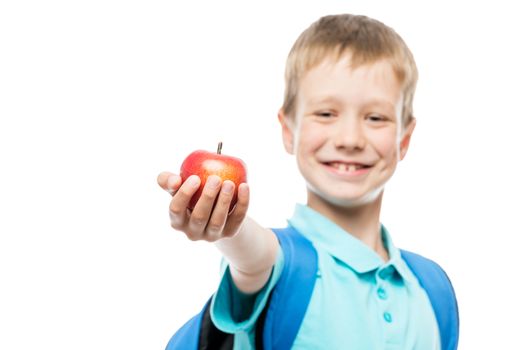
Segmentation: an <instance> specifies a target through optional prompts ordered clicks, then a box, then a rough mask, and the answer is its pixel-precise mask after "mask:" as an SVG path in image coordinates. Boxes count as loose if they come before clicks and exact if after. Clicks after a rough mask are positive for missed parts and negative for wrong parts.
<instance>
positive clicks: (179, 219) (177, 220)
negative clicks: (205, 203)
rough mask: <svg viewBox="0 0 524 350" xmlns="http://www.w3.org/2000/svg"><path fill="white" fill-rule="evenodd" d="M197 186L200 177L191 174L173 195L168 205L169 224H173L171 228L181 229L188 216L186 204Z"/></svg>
mask: <svg viewBox="0 0 524 350" xmlns="http://www.w3.org/2000/svg"><path fill="white" fill-rule="evenodd" d="M199 186H200V178H199V177H198V176H196V175H191V176H190V177H189V178H188V179H187V180H186V181H185V182H184V183H183V184H182V185H181V186H180V188H179V189H178V191H177V192H176V193H175V195H174V196H173V199H172V200H171V204H170V205H169V214H170V217H171V226H173V228H175V229H181V228H183V227H184V226H185V224H186V221H187V217H188V214H187V206H188V205H189V201H190V200H191V197H193V195H194V194H195V193H196V191H197V190H198V188H199Z"/></svg>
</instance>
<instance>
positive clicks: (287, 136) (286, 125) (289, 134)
mask: <svg viewBox="0 0 524 350" xmlns="http://www.w3.org/2000/svg"><path fill="white" fill-rule="evenodd" d="M278 121H279V122H280V126H281V127H282V141H283V142H284V148H285V149H286V151H287V153H289V154H293V151H294V137H293V136H294V135H293V122H292V121H291V119H290V118H289V117H288V116H286V115H285V114H284V111H283V110H282V108H281V109H280V110H279V111H278Z"/></svg>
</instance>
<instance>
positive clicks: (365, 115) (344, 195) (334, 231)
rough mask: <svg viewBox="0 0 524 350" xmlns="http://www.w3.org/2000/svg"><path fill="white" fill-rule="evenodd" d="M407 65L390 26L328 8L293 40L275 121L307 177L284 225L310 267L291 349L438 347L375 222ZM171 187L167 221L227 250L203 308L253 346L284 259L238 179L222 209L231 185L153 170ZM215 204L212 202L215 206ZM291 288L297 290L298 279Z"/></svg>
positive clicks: (411, 278)
mask: <svg viewBox="0 0 524 350" xmlns="http://www.w3.org/2000/svg"><path fill="white" fill-rule="evenodd" d="M416 81H417V69H416V65H415V62H414V59H413V57H412V54H411V52H410V50H409V49H408V47H407V46H406V45H405V43H404V42H403V40H402V39H401V38H400V36H398V34H396V33H395V32H394V31H393V30H392V29H391V28H389V27H387V26H385V25H384V24H382V23H381V22H378V21H376V20H373V19H370V18H368V17H365V16H353V15H337V16H326V17H322V18H321V19H319V20H318V21H317V22H315V23H313V24H312V25H311V26H310V27H309V28H308V29H307V30H306V31H304V32H303V33H302V34H301V36H300V37H299V38H298V40H297V41H296V43H295V44H294V46H293V48H292V49H291V52H290V54H289V57H288V61H287V66H286V92H285V99H284V104H283V106H282V108H281V109H280V111H279V114H278V119H279V122H280V125H281V128H282V138H283V143H284V147H285V149H286V151H287V152H288V153H290V154H292V155H294V156H295V158H296V162H297V165H298V168H299V170H300V173H301V174H302V176H303V177H304V179H305V180H306V183H307V203H306V205H297V206H296V209H295V213H294V215H293V216H292V217H291V218H290V220H289V224H290V226H291V227H293V228H294V229H295V230H297V231H298V232H299V233H300V234H301V235H303V236H304V237H306V238H307V239H308V240H309V241H311V242H312V244H313V246H314V248H315V250H316V252H317V254H318V271H317V277H316V281H315V285H314V289H313V293H312V296H311V299H310V302H309V304H308V306H307V311H306V314H305V317H304V319H303V321H302V323H301V325H300V329H299V331H298V334H297V336H296V338H295V339H294V343H293V347H292V348H293V349H348V348H354V349H377V350H378V349H413V350H431V349H434V350H437V349H440V348H441V345H440V344H441V339H440V336H439V328H438V325H437V321H436V318H435V313H434V310H433V308H432V304H431V303H430V300H429V299H428V295H427V293H426V291H425V290H424V288H423V287H422V286H421V284H420V283H419V281H418V280H417V278H416V276H415V275H414V273H413V272H412V271H411V269H410V268H409V266H408V265H407V264H406V262H405V261H404V260H403V259H402V257H401V254H400V251H399V249H398V248H397V247H395V245H394V244H393V241H392V238H391V236H390V234H389V233H388V231H387V230H386V228H385V227H384V226H383V225H382V224H381V222H380V210H381V203H382V196H383V193H384V186H385V184H386V183H387V181H388V180H389V179H390V178H391V176H392V175H393V173H394V171H395V168H396V166H397V163H398V162H399V161H400V160H402V159H403V158H404V157H405V155H406V152H407V150H408V147H409V142H410V138H411V136H412V134H413V131H414V128H415V118H414V117H413V112H412V103H413V96H414V92H415V86H416ZM158 182H159V184H160V186H161V187H162V188H164V189H166V190H168V191H171V192H172V193H174V195H173V199H172V201H171V204H170V216H171V224H172V226H173V227H174V228H175V229H177V230H180V231H183V232H185V233H186V235H187V236H188V237H189V238H190V239H192V240H207V241H211V242H215V245H216V246H217V248H218V249H219V250H220V251H221V252H222V254H223V255H224V258H225V264H224V268H223V275H222V280H221V283H220V286H219V288H218V290H217V292H216V293H215V294H214V296H213V299H212V302H211V307H210V315H211V320H212V322H213V324H214V325H215V326H216V327H217V328H218V329H220V330H221V331H223V332H226V333H231V334H234V345H233V348H234V349H252V348H254V347H255V339H254V337H255V328H256V324H257V320H258V318H259V316H260V314H261V313H262V310H263V309H264V307H265V305H266V303H267V302H268V299H269V298H270V294H271V291H272V290H273V288H274V287H275V285H276V284H277V283H278V280H279V278H280V276H281V272H282V268H283V265H284V262H285V260H286V256H285V255H284V254H283V252H282V249H281V247H280V245H279V241H278V239H277V238H276V236H275V233H274V232H273V231H272V230H270V229H266V228H263V227H261V226H260V225H258V224H257V223H256V222H255V221H254V220H253V219H251V218H250V217H248V216H247V215H246V213H247V208H248V203H249V193H248V192H249V190H248V186H247V184H242V185H241V186H240V187H239V188H238V203H237V207H236V208H235V210H234V211H233V212H232V213H231V214H230V215H228V208H229V203H230V200H231V197H232V192H233V184H232V183H231V182H229V181H224V182H223V183H222V182H221V180H220V179H219V178H217V177H211V178H209V179H208V181H207V183H206V184H205V189H204V196H203V197H202V198H201V199H200V200H199V202H198V203H197V205H196V207H195V208H194V210H193V211H192V212H189V211H188V210H187V205H188V202H189V200H190V199H191V197H192V195H193V194H194V193H195V191H196V190H197V189H198V186H199V183H200V180H199V179H198V177H196V176H194V177H191V178H190V179H189V180H188V181H186V182H185V183H183V184H182V183H181V180H180V177H179V176H178V175H176V174H171V173H162V174H160V175H159V178H158ZM215 200H216V204H214V203H215ZM296 288H300V286H296Z"/></svg>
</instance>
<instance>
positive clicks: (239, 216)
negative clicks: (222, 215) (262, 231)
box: [223, 183, 249, 236]
mask: <svg viewBox="0 0 524 350" xmlns="http://www.w3.org/2000/svg"><path fill="white" fill-rule="evenodd" d="M237 191H238V199H237V204H236V205H235V208H234V209H233V211H232V212H231V214H230V215H229V218H228V219H227V222H226V226H225V227H224V233H223V234H224V236H233V235H234V234H236V233H237V232H238V229H239V228H240V225H241V224H242V222H243V221H244V219H245V217H246V214H247V208H248V207H249V186H248V184H247V183H242V184H240V186H238V190H237Z"/></svg>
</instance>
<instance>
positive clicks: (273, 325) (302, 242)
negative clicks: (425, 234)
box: [166, 226, 459, 350]
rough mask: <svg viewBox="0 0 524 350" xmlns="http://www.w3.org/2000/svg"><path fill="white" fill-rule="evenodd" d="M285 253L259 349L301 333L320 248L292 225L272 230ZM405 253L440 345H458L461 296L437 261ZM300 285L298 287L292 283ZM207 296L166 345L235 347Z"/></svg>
mask: <svg viewBox="0 0 524 350" xmlns="http://www.w3.org/2000/svg"><path fill="white" fill-rule="evenodd" d="M273 231H274V232H275V233H276V235H277V237H278V240H279V241H280V246H281V247H282V250H283V252H284V256H285V259H284V267H283V270H282V274H281V276H280V278H279V280H278V282H277V284H276V285H275V287H274V289H273V291H272V292H271V295H270V299H269V301H268V302H267V303H266V307H265V309H264V311H263V312H262V314H261V315H260V317H259V319H258V322H257V325H256V333H255V342H256V349H273V350H289V349H291V346H292V344H293V341H294V340H295V337H296V336H297V333H298V330H299V328H300V325H301V323H302V319H303V318H304V315H305V313H306V309H307V306H308V304H309V299H310V298H311V294H312V292H313V288H314V286H315V280H316V273H317V266H318V265H317V264H318V258H317V252H316V250H315V248H314V247H313V245H312V244H311V242H310V241H309V240H308V239H306V238H305V237H304V236H302V235H301V234H300V233H298V232H297V231H296V230H295V229H293V228H292V227H291V226H288V227H287V228H284V229H273ZM401 254H402V258H403V259H404V261H406V263H407V264H408V266H409V268H410V269H411V270H412V271H413V273H414V274H415V276H416V277H417V278H418V280H419V282H420V285H421V286H422V288H424V289H425V290H426V292H427V294H428V296H429V299H430V301H431V305H432V307H433V310H434V311H435V315H436V319H437V323H438V327H439V331H440V340H441V347H442V350H456V349H457V346H458V336H459V315H458V306H457V300H456V297H455V292H454V290H453V287H452V285H451V282H450V280H449V278H448V276H447V275H446V273H445V272H444V270H443V269H442V268H441V267H440V266H439V265H437V264H436V263H435V262H433V261H431V260H429V259H426V258H424V257H422V256H420V255H418V254H415V253H411V252H408V251H404V250H401ZM297 285H300V288H294V287H295V286H297ZM210 302H211V299H209V300H208V302H207V303H206V305H205V306H204V308H203V309H202V311H201V312H200V313H199V314H197V315H196V316H194V317H193V318H192V319H190V320H189V321H188V322H187V323H186V324H184V325H183V326H182V328H180V329H179V330H178V331H177V332H176V333H175V334H174V335H173V337H172V338H171V340H170V341H169V343H168V344H167V347H166V350H182V349H183V350H211V349H213V350H214V349H217V350H231V349H233V339H234V335H233V334H229V333H224V332H222V331H220V330H219V329H217V328H216V327H215V326H214V324H213V322H212V321H211V317H210V312H209V306H210Z"/></svg>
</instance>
